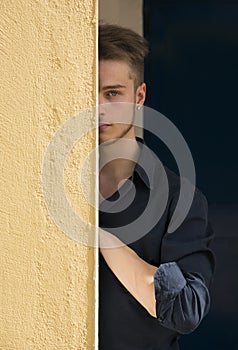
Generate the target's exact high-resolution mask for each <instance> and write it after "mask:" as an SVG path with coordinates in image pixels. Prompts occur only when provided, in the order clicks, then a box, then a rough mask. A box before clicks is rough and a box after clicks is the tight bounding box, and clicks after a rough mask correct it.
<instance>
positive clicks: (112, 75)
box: [99, 60, 145, 143]
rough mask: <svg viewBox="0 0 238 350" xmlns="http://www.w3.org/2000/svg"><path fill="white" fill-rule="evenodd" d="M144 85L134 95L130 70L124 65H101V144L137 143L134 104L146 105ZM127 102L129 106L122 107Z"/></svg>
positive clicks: (105, 62) (117, 63) (113, 62)
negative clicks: (118, 140) (132, 140)
mask: <svg viewBox="0 0 238 350" xmlns="http://www.w3.org/2000/svg"><path fill="white" fill-rule="evenodd" d="M144 100H145V84H144V83H143V84H141V85H140V86H139V87H138V89H137V90H136V92H135V88H134V80H133V79H132V77H131V74H130V67H129V65H128V64H127V63H126V62H123V61H112V60H102V61H100V62H99V142H100V143H102V142H106V141H109V140H112V139H118V138H130V139H135V133H134V127H133V125H132V122H133V118H134V112H135V103H140V104H143V103H144ZM121 102H127V103H121Z"/></svg>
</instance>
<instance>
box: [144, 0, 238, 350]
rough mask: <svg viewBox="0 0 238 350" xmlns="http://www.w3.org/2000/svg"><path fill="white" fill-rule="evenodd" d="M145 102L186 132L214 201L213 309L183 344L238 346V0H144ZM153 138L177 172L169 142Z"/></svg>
mask: <svg viewBox="0 0 238 350" xmlns="http://www.w3.org/2000/svg"><path fill="white" fill-rule="evenodd" d="M143 11H144V36H145V37H146V39H148V41H149V43H150V54H149V56H148V58H147V60H146V64H145V81H146V82H148V90H147V102H146V105H147V106H149V107H151V108H154V109H156V110H157V111H159V112H161V113H162V114H164V115H165V116H166V117H168V118H169V119H170V120H171V121H172V122H173V123H174V124H175V125H176V126H177V127H178V129H179V130H180V132H181V133H182V134H183V136H184V138H185V140H186V141H187V144H188V146H189V148H190V150H191V153H192V155H193V159H194V163H195V166H196V175H197V186H198V187H199V188H200V189H201V190H202V192H203V193H204V194H205V195H206V197H207V199H208V202H209V211H210V221H211V223H212V225H213V228H214V231H215V240H214V243H213V249H214V251H215V253H216V258H217V267H216V274H215V278H214V283H213V287H212V307H211V311H210V313H209V314H208V315H207V316H206V317H205V319H204V320H203V322H202V323H201V325H200V326H199V328H198V329H197V330H196V331H195V332H194V333H192V334H191V335H186V336H183V337H182V339H181V341H180V344H181V349H182V350H190V349H192V350H196V349H199V350H200V349H203V350H206V349H207V350H208V349H209V350H213V349H214V350H227V349H229V350H236V349H237V348H238V345H237V344H236V329H237V326H238V301H237V300H238V232H237V231H238V229H237V228H238V186H237V179H238V162H237V152H238V147H237V139H238V138H237V132H238V113H237V110H238V108H237V103H238V98H237V96H238V89H237V85H238V2H237V1H229V0H228V1H218V0H217V1H215V0H213V1H212V0H207V1H205V0H204V1H193V0H190V1H179V0H177V1H170V0H144V9H143ZM145 129H146V121H145ZM145 140H146V143H147V144H148V145H149V146H150V147H151V148H152V149H153V150H154V151H155V152H156V153H157V154H158V155H159V157H160V159H161V160H162V161H164V163H165V164H166V165H167V166H169V167H170V168H172V169H174V170H175V171H176V164H175V161H174V159H173V157H172V156H171V154H170V153H169V151H168V149H167V148H166V146H165V145H163V144H162V143H161V142H160V141H159V140H157V139H156V138H155V137H153V136H152V135H151V134H148V133H146V134H145Z"/></svg>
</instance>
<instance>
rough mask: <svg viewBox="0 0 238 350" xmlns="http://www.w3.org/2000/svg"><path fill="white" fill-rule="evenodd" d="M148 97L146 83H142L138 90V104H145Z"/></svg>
mask: <svg viewBox="0 0 238 350" xmlns="http://www.w3.org/2000/svg"><path fill="white" fill-rule="evenodd" d="M145 97H146V84H145V83H142V84H141V85H139V86H138V88H137V90H136V104H138V105H143V104H144V102H145Z"/></svg>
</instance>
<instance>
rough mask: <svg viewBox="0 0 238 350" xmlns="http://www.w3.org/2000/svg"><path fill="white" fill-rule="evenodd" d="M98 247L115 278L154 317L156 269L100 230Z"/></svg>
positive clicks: (116, 239)
mask: <svg viewBox="0 0 238 350" xmlns="http://www.w3.org/2000/svg"><path fill="white" fill-rule="evenodd" d="M100 247H101V248H100V250H101V253H102V255H103V257H104V259H105V261H106V262H107V264H108V266H109V267H110V269H111V270H112V272H113V273H114V274H115V276H116V277H117V278H118V279H119V281H120V282H121V283H122V284H123V285H124V287H125V288H126V289H127V290H128V291H129V292H130V293H131V294H132V295H133V296H134V298H135V299H136V300H137V301H138V302H139V303H140V304H141V305H142V306H143V307H144V308H145V309H146V310H147V311H148V312H149V313H150V314H151V315H152V316H154V317H156V301H155V291H154V274H155V272H156V270H157V267H155V266H152V265H150V264H148V263H147V262H145V261H144V260H143V259H141V258H140V257H139V256H138V255H137V254H136V253H135V252H134V251H133V250H132V249H130V248H129V247H127V246H126V245H122V242H121V241H120V240H119V239H118V238H116V237H115V236H113V235H112V234H110V233H108V232H106V231H104V230H101V229H100Z"/></svg>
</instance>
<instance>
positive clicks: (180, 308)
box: [154, 262, 210, 334]
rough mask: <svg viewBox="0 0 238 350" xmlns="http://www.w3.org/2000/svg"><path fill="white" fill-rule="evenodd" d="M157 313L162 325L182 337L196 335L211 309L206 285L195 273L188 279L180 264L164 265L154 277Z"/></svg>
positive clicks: (188, 276) (189, 275)
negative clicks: (201, 322)
mask: <svg viewBox="0 0 238 350" xmlns="http://www.w3.org/2000/svg"><path fill="white" fill-rule="evenodd" d="M154 285H155V296H156V313H157V318H158V321H159V322H160V323H161V325H163V326H165V327H167V328H170V329H173V330H176V331H177V332H179V333H181V334H186V333H190V332H192V331H193V330H194V329H195V328H196V327H197V326H198V325H199V323H200V321H201V320H202V318H203V317H204V315H205V314H206V313H207V311H208V310H209V305H210V297H209V291H208V289H207V287H206V286H205V284H204V283H203V282H202V280H200V279H199V278H198V277H196V276H194V275H193V274H191V273H190V274H187V275H186V278H185V277H184V275H183V273H182V271H181V270H180V268H179V266H178V265H177V264H176V262H170V263H165V264H162V265H161V266H160V267H159V268H158V270H157V271H156V273H155V276H154Z"/></svg>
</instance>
